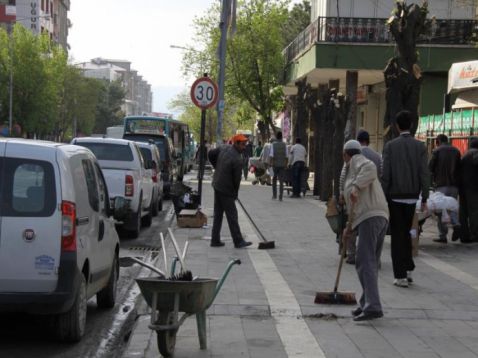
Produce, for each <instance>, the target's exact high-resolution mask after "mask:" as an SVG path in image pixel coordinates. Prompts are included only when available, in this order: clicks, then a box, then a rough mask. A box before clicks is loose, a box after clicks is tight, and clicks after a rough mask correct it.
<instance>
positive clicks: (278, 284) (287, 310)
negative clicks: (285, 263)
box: [248, 235, 325, 358]
mask: <svg viewBox="0 0 478 358" xmlns="http://www.w3.org/2000/svg"><path fill="white" fill-rule="evenodd" d="M249 238H250V239H252V241H255V242H258V241H259V240H258V238H257V236H256V235H250V236H248V239H249ZM248 253H249V257H250V259H251V261H252V264H253V265H254V269H255V270H256V272H257V275H258V276H259V280H260V281H261V283H262V286H263V287H264V291H265V293H266V296H267V300H268V301H269V305H270V309H271V315H272V317H273V318H274V320H275V324H276V329H277V332H278V333H279V336H280V338H281V340H282V343H283V344H284V349H285V351H286V352H287V356H288V357H291V358H295V357H301V358H309V357H310V358H325V354H324V352H323V351H322V348H321V347H320V345H319V343H318V342H317V340H316V339H315V337H314V335H313V334H312V332H311V331H310V329H309V326H308V325H307V323H306V322H305V321H304V319H303V318H302V311H301V309H300V306H299V303H298V302H297V300H296V298H295V296H294V293H293V292H292V291H291V289H290V288H289V286H288V285H287V282H286V281H285V280H284V278H283V277H282V275H281V274H280V272H279V270H278V269H277V267H276V265H275V264H274V261H272V259H271V257H270V256H269V254H268V253H267V252H266V251H265V250H248Z"/></svg>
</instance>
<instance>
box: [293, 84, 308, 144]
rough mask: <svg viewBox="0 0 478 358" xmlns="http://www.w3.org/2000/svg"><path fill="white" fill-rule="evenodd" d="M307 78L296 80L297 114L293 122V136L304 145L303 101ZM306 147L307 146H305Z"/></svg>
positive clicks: (305, 122)
mask: <svg viewBox="0 0 478 358" xmlns="http://www.w3.org/2000/svg"><path fill="white" fill-rule="evenodd" d="M306 83H307V78H306V77H305V78H304V79H302V80H299V81H297V82H296V83H295V84H296V86H297V97H296V110H297V116H296V121H295V122H294V131H293V134H294V137H296V138H297V137H298V138H301V139H302V144H303V145H304V146H305V144H304V143H305V141H306V138H305V137H306V135H305V133H306V125H307V105H306V103H305V98H306V91H307V87H306ZM306 148H307V147H306Z"/></svg>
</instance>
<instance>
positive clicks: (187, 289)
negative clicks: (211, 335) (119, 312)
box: [136, 259, 241, 357]
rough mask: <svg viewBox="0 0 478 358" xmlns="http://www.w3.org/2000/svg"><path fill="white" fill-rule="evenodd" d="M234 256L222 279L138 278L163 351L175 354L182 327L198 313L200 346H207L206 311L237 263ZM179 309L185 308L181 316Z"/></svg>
mask: <svg viewBox="0 0 478 358" xmlns="http://www.w3.org/2000/svg"><path fill="white" fill-rule="evenodd" d="M236 264H237V265H239V264H241V261H240V260H238V259H235V260H231V261H230V262H229V263H228V265H227V267H226V270H225V271H224V274H223V275H222V277H221V278H220V279H215V278H194V279H193V280H192V281H171V280H166V279H161V278H154V277H140V278H137V279H136V282H137V283H138V286H139V288H140V290H141V293H142V295H143V297H144V299H145V301H146V303H147V304H148V306H149V307H150V308H151V322H150V325H149V328H150V329H152V330H154V331H156V334H157V342H158V349H159V352H160V353H161V355H162V356H163V357H171V356H172V354H173V353H174V348H175V345H176V334H177V332H178V330H179V327H180V326H181V325H182V324H183V322H184V321H185V320H186V318H188V317H189V316H192V315H196V323H197V329H198V336H199V346H200V348H201V349H207V336H206V311H207V309H208V308H209V307H210V306H211V305H212V303H213V302H214V299H215V298H216V296H217V294H218V293H219V290H220V289H221V287H222V285H223V283H224V281H225V279H226V277H227V275H228V274H229V271H230V270H231V268H232V266H233V265H236ZM179 312H184V313H183V315H182V316H181V317H179Z"/></svg>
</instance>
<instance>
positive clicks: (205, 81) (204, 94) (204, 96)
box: [191, 73, 218, 206]
mask: <svg viewBox="0 0 478 358" xmlns="http://www.w3.org/2000/svg"><path fill="white" fill-rule="evenodd" d="M217 96H218V90H217V85H216V83H215V82H213V81H212V80H211V79H210V78H209V77H208V76H207V73H205V74H204V76H203V77H201V78H198V79H197V80H196V81H195V82H194V83H193V85H192V86H191V100H192V101H193V103H194V104H195V105H196V106H197V107H199V108H201V134H200V138H199V148H198V151H199V173H198V196H199V206H201V203H202V180H203V176H204V166H205V164H206V155H207V150H206V146H205V143H204V137H205V135H206V110H207V109H208V108H211V107H212V106H214V105H215V104H216V102H217Z"/></svg>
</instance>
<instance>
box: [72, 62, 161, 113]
mask: <svg viewBox="0 0 478 358" xmlns="http://www.w3.org/2000/svg"><path fill="white" fill-rule="evenodd" d="M76 66H77V67H78V68H80V69H81V70H82V71H83V73H84V75H85V76H86V77H90V78H97V79H103V80H107V81H109V82H112V81H117V80H119V81H121V83H122V85H123V88H124V89H125V90H126V97H125V103H124V104H123V107H122V110H123V111H124V112H125V114H126V115H127V116H130V115H138V114H143V113H151V112H152V104H153V94H152V92H151V85H150V84H149V83H148V82H147V81H146V80H144V79H143V77H142V76H140V75H138V71H136V70H133V69H132V68H131V62H130V61H126V60H112V59H104V58H100V57H98V58H94V59H92V60H91V61H90V62H85V63H80V64H77V65H76Z"/></svg>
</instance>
